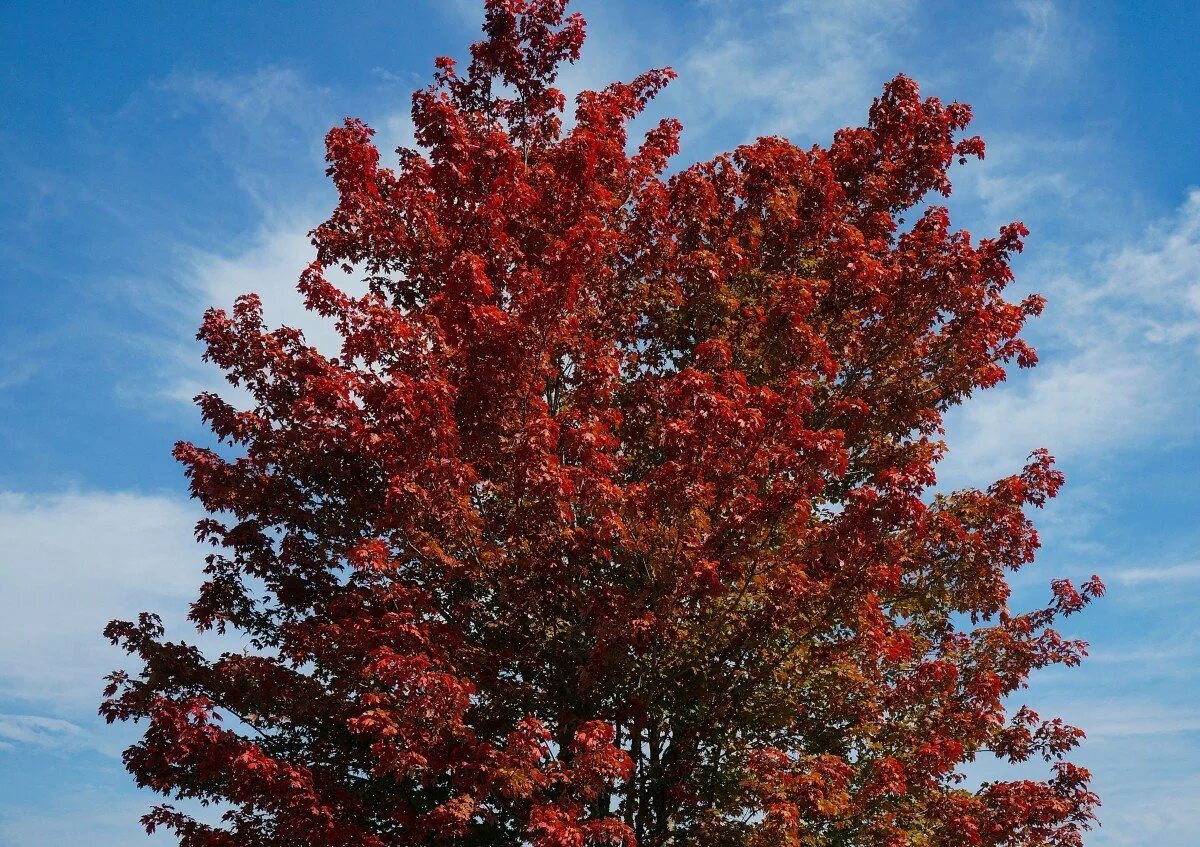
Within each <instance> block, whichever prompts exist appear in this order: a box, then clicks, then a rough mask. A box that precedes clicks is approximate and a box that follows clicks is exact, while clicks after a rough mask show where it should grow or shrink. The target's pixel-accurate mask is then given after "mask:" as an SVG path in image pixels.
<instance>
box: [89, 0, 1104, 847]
mask: <svg viewBox="0 0 1200 847" xmlns="http://www.w3.org/2000/svg"><path fill="white" fill-rule="evenodd" d="M564 5H565V2H564V0H488V2H487V4H486V6H487V9H486V22H485V25H484V33H485V35H484V38H483V39H482V40H481V41H480V42H478V43H477V44H475V45H474V46H473V47H472V48H471V58H470V61H469V63H466V64H465V65H463V66H458V65H456V64H455V63H454V62H453V61H451V60H449V59H439V60H437V63H436V74H435V77H434V82H433V84H432V85H431V86H430V87H429V88H427V89H424V90H422V91H419V92H417V93H416V94H415V95H414V97H413V110H412V116H413V121H414V125H415V136H416V141H417V144H418V147H417V148H416V149H411V150H410V149H401V150H399V151H398V155H399V158H398V161H396V162H394V163H393V165H392V166H391V167H384V166H383V165H382V163H381V160H380V153H379V151H378V150H377V149H376V147H375V146H374V145H373V144H372V140H371V138H372V131H371V130H370V129H369V128H368V127H366V126H365V125H364V124H363V123H361V122H360V121H358V120H347V121H346V122H345V123H344V125H342V126H338V127H336V128H334V129H333V130H331V131H330V132H329V135H328V139H327V150H328V162H329V169H328V173H329V175H330V177H331V178H332V180H333V183H334V185H335V186H336V189H337V192H338V197H339V199H338V202H337V206H336V208H335V209H334V211H333V213H332V214H331V216H330V217H329V219H328V220H327V221H326V222H325V223H323V224H321V225H320V226H318V227H317V228H316V229H315V230H313V232H312V241H313V245H314V247H315V259H314V260H313V262H312V264H310V265H309V266H308V267H307V269H305V270H304V271H303V274H302V275H301V277H300V280H299V289H300V291H301V292H302V294H303V296H304V297H305V299H306V302H307V305H308V307H309V309H311V310H312V311H313V312H316V313H319V314H320V315H322V316H324V317H325V318H326V319H328V320H330V321H332V322H335V323H336V326H337V329H338V331H339V332H340V335H341V337H342V346H341V349H340V350H324V351H320V352H318V351H317V350H316V349H313V348H312V347H311V346H310V345H309V344H308V343H306V341H305V339H304V337H303V335H302V334H301V333H300V332H299V331H297V330H295V329H291V328H287V327H283V328H279V329H268V328H267V327H266V326H265V325H264V323H263V320H262V316H261V307H260V302H259V300H258V298H257V297H256V296H255V295H253V294H248V295H246V296H244V297H242V298H240V299H239V300H238V301H237V303H236V305H235V306H234V307H233V309H232V311H229V312H226V311H221V310H217V309H214V310H211V311H209V312H208V313H207V314H206V316H205V318H204V323H203V327H202V329H201V331H200V337H201V339H202V340H203V342H204V343H205V345H206V348H207V358H208V359H209V360H211V361H212V362H213V363H215V364H216V365H217V366H219V367H220V368H222V369H223V370H224V371H225V372H226V374H227V376H228V379H229V380H230V382H232V383H233V384H234V385H236V386H239V387H240V389H241V390H242V391H244V392H245V394H246V395H248V396H249V397H250V398H251V401H250V403H249V404H248V405H240V406H237V407H235V406H234V405H231V403H229V402H227V401H226V400H223V399H221V398H220V397H218V396H216V395H215V394H202V395H201V396H200V397H199V398H198V403H199V405H200V408H201V410H202V412H203V416H204V419H205V420H206V422H207V424H208V425H209V426H210V427H211V429H212V431H213V433H215V436H216V438H217V441H219V442H220V443H217V441H214V443H213V445H212V446H211V448H210V447H205V446H198V445H195V444H190V443H181V444H179V445H178V447H177V449H176V455H177V457H178V459H179V460H180V461H181V462H182V463H183V465H184V467H185V468H186V472H187V475H188V477H189V479H190V482H191V490H192V493H193V495H194V496H195V497H196V498H197V499H198V500H199V501H200V503H201V504H202V505H203V507H204V509H205V510H206V512H207V514H208V517H207V518H206V519H204V520H203V521H201V522H200V524H199V525H198V528H197V533H198V536H199V538H200V539H201V540H202V541H203V542H205V543H206V544H207V545H209V556H208V560H207V561H208V565H207V570H206V577H205V581H204V583H203V586H202V587H201V589H200V591H199V595H198V597H197V598H196V600H195V602H194V604H193V605H192V607H191V614H190V618H191V620H192V622H194V624H195V626H196V627H198V628H199V629H200V630H201V631H207V630H218V631H228V632H229V633H231V634H237V635H239V636H240V637H241V638H242V642H240V643H242V644H244V645H245V649H241V650H231V651H229V652H227V653H225V654H223V655H219V656H212V655H206V653H205V652H202V651H201V650H200V649H199V648H198V647H196V646H193V645H190V644H188V643H184V642H179V641H173V640H168V639H167V638H166V636H165V635H164V631H163V628H162V626H161V624H160V623H159V621H158V619H157V618H156V617H155V616H153V615H149V614H147V615H143V616H142V617H141V618H140V619H139V620H138V621H136V622H114V623H112V624H111V625H110V626H109V628H108V630H107V634H108V635H109V637H110V638H111V639H112V640H113V641H114V642H116V643H118V644H120V645H122V646H123V647H124V649H125V650H127V651H128V652H129V653H130V654H132V657H133V660H134V661H136V663H137V666H138V667H137V669H136V670H134V671H131V672H128V673H127V672H117V673H115V674H113V676H112V677H111V684H110V686H109V689H108V693H107V699H106V701H105V703H104V704H103V706H102V712H103V714H104V715H105V716H106V717H107V718H108V719H109V720H110V721H114V720H120V721H129V720H136V721H139V726H140V727H141V732H142V735H141V738H140V741H138V742H137V743H136V744H135V745H134V746H132V747H131V748H130V749H129V750H128V751H127V752H126V754H125V762H126V765H127V767H128V769H129V770H130V771H131V772H132V774H133V775H134V776H135V777H136V779H137V781H138V783H139V784H141V785H143V786H148V787H149V788H152V789H154V790H156V791H158V792H161V793H162V794H164V795H167V797H168V805H163V806H160V807H157V808H155V809H153V810H152V811H150V812H149V814H148V815H147V817H146V818H145V824H146V826H147V827H148V828H150V829H155V828H163V829H166V830H169V831H172V832H174V833H175V834H176V836H177V837H178V839H179V841H180V843H181V844H182V845H184V846H185V847H200V845H207V846H208V847H218V846H220V847H234V846H235V845H236V846H237V847H258V846H259V845H301V844H302V845H311V847H333V845H346V846H347V847H348V846H349V845H356V847H385V845H386V846H387V847H393V845H394V846H395V847H400V845H414V846H415V845H453V847H517V846H518V845H534V847H585V846H586V845H630V847H631V846H632V845H634V844H637V845H643V846H644V847H667V845H671V847H692V846H693V845H694V847H735V845H736V846H737V847H777V845H797V847H798V846H799V845H813V847H817V845H822V846H824V845H828V846H829V847H833V845H854V847H866V846H867V845H879V847H883V845H890V847H900V845H927V847H937V845H944V847H961V845H986V846H987V847H1000V845H1028V847H1033V845H1064V846H1065V845H1078V844H1080V843H1081V838H1082V832H1083V830H1085V829H1086V828H1087V827H1088V826H1089V824H1090V823H1091V822H1092V821H1093V819H1094V818H1093V815H1094V807H1095V806H1096V804H1097V800H1096V797H1095V796H1094V794H1093V793H1092V792H1091V791H1090V790H1089V787H1088V778H1089V777H1088V773H1087V771H1086V770H1084V769H1083V768H1081V767H1077V766H1075V765H1073V764H1071V763H1070V762H1069V761H1067V760H1066V759H1065V758H1064V756H1066V755H1068V754H1069V751H1070V750H1071V749H1072V748H1074V747H1075V746H1076V745H1077V743H1078V741H1079V739H1080V737H1081V736H1082V732H1081V731H1079V730H1077V729H1075V728H1073V727H1071V726H1069V725H1067V724H1065V723H1063V722H1062V721H1060V720H1057V719H1052V720H1046V719H1043V718H1040V717H1039V716H1038V715H1036V714H1034V713H1033V712H1032V711H1030V710H1029V709H1026V708H1018V707H1017V706H1016V705H1014V702H1016V703H1019V700H1017V701H1014V700H1013V698H1012V697H1010V696H1009V695H1012V694H1013V693H1014V692H1018V691H1019V689H1021V688H1022V686H1023V685H1024V684H1025V682H1026V680H1027V679H1028V677H1029V675H1030V673H1031V672H1032V671H1034V670H1036V669H1038V668H1043V667H1046V666H1050V665H1056V664H1065V665H1073V664H1076V663H1078V662H1079V660H1080V658H1081V657H1082V656H1083V655H1084V653H1085V645H1083V644H1082V643H1080V642H1077V641H1072V640H1069V639H1067V638H1065V637H1062V636H1060V635H1059V634H1058V632H1057V631H1056V630H1055V629H1054V626H1055V622H1056V620H1057V619H1058V618H1060V617H1061V616H1063V615H1069V614H1071V613H1073V612H1075V611H1077V610H1078V609H1080V608H1081V607H1082V606H1084V605H1085V604H1086V603H1087V602H1088V601H1089V600H1090V599H1091V598H1092V597H1094V596H1096V595H1097V594H1099V593H1101V592H1102V591H1103V587H1102V586H1101V584H1100V583H1099V581H1098V580H1095V579H1093V580H1092V581H1091V582H1089V583H1087V584H1085V585H1083V586H1081V587H1080V588H1078V589H1077V588H1075V587H1073V586H1072V585H1071V584H1070V583H1068V582H1066V581H1061V580H1060V581H1056V582H1054V583H1053V585H1052V592H1051V593H1050V595H1049V596H1050V601H1049V603H1048V604H1047V605H1046V607H1044V608H1037V609H1033V610H1031V611H1014V610H1012V609H1010V607H1009V603H1008V599H1009V595H1010V586H1009V579H1010V576H1011V574H1012V573H1013V572H1014V571H1016V570H1017V569H1019V568H1021V567H1022V566H1023V565H1026V564H1027V563H1029V562H1030V561H1032V559H1033V556H1034V552H1035V550H1036V548H1037V547H1038V539H1037V534H1036V533H1035V531H1034V529H1033V527H1032V525H1031V523H1030V520H1029V518H1028V517H1027V514H1026V512H1027V511H1028V510H1029V509H1030V508H1031V507H1037V506H1041V505H1042V504H1043V503H1044V502H1045V501H1046V500H1047V498H1050V497H1053V496H1054V494H1055V492H1056V491H1057V490H1058V488H1059V486H1060V485H1061V483H1062V476H1061V474H1060V473H1059V472H1058V471H1056V470H1055V469H1054V468H1053V466H1052V462H1051V459H1050V457H1049V456H1048V455H1046V454H1045V453H1044V452H1037V453H1034V454H1033V456H1032V457H1031V459H1030V462H1029V464H1028V465H1027V466H1026V467H1025V468H1024V469H1023V470H1020V471H1019V472H1018V473H1016V474H1015V475H1014V476H1011V477H1008V478H1005V479H1001V480H1000V481H998V482H995V483H994V484H992V485H991V486H990V487H989V488H987V489H986V490H964V491H958V492H956V493H952V494H934V493H933V490H932V486H933V485H934V483H935V475H934V471H935V467H936V464H937V462H938V460H939V458H940V457H941V456H942V455H943V452H944V449H945V448H944V445H943V443H942V441H941V440H940V437H941V434H942V430H941V423H942V418H943V414H944V413H945V412H946V411H947V410H948V409H949V408H950V407H951V406H953V405H955V404H957V403H959V402H961V401H963V400H965V399H966V398H968V397H969V396H970V395H971V394H972V393H973V392H975V391H976V390H979V389H986V388H989V387H991V386H993V385H995V384H996V383H997V382H999V381H1000V380H1002V379H1003V378H1004V375H1005V368H1006V366H1008V365H1010V364H1011V365H1013V366H1020V367H1029V366H1032V365H1033V364H1034V363H1035V361H1036V356H1035V354H1034V351H1033V350H1032V349H1031V348H1030V347H1029V346H1028V345H1027V344H1026V343H1025V342H1024V341H1023V340H1021V338H1020V337H1019V336H1020V332H1021V330H1022V325H1023V324H1024V322H1025V321H1026V319H1027V318H1029V317H1030V316H1032V315H1036V314H1037V313H1038V312H1039V311H1040V310H1041V307H1042V301H1041V299H1040V298H1039V297H1036V296H1034V297H1029V298H1027V299H1025V300H1023V301H1021V302H1009V301H1007V300H1006V299H1005V297H1004V291H1005V288H1006V286H1007V285H1008V284H1009V283H1010V281H1011V279H1012V274H1011V271H1010V259H1011V257H1012V255H1013V254H1014V253H1015V252H1017V251H1019V250H1020V249H1021V247H1022V238H1023V236H1025V234H1026V232H1025V229H1024V227H1023V226H1022V225H1021V224H1019V223H1014V224H1012V225H1009V226H1006V227H1004V228H1003V229H1001V230H1000V232H999V233H998V234H997V235H996V236H995V237H992V238H985V239H981V240H977V241H976V240H973V239H972V238H971V237H970V236H969V235H968V234H967V233H965V232H962V231H956V230H954V229H952V228H951V226H950V221H949V219H948V216H947V212H946V210H945V209H944V208H943V207H941V206H938V205H936V203H930V200H931V199H936V195H947V194H949V193H950V181H949V179H948V176H947V174H948V170H949V168H950V166H951V165H952V163H954V162H955V161H957V160H963V159H969V158H975V157H982V156H983V152H984V145H983V142H982V141H981V140H980V139H979V138H977V137H968V136H966V135H965V134H964V130H965V129H966V127H967V125H968V122H969V121H970V118H971V112H970V109H969V108H968V107H967V106H965V105H962V104H958V103H951V104H943V103H942V102H940V101H939V100H937V99H935V98H922V96H921V94H920V93H919V91H918V88H917V85H916V84H915V83H914V82H913V81H912V80H910V79H908V78H906V77H903V76H899V77H896V78H895V79H893V80H892V81H891V82H889V83H888V84H887V85H886V86H884V89H883V92H882V94H881V95H880V96H879V97H878V99H876V101H875V102H874V104H873V105H872V106H871V107H870V112H869V117H868V121H867V124H866V126H864V127H861V128H857V129H845V130H842V131H840V132H838V133H837V134H836V135H835V136H834V138H833V141H832V143H831V144H829V146H828V147H827V148H821V147H814V148H812V149H800V148H798V147H796V146H794V145H793V144H791V143H789V142H788V141H787V140H785V139H783V138H777V137H768V138H760V139H759V140H758V141H756V142H754V143H752V144H747V145H744V146H741V147H738V148H737V149H736V150H734V151H733V152H731V153H728V154H724V155H720V156H717V157H716V158H714V159H712V160H711V161H706V162H701V163H699V164H694V165H690V166H687V167H679V166H676V165H674V163H673V162H672V156H673V155H674V154H676V152H677V151H678V147H679V137H680V132H681V126H680V124H679V123H678V122H676V121H674V120H671V119H666V120H662V121H661V122H659V123H658V124H657V125H655V126H653V128H651V129H650V130H649V131H648V132H646V133H645V134H644V137H640V138H636V139H633V140H632V141H631V139H629V138H628V137H627V126H628V124H629V123H630V121H631V120H632V119H633V118H635V117H636V116H637V115H639V113H641V112H642V111H643V109H644V108H645V107H646V105H647V103H648V102H649V101H650V99H651V98H652V97H653V96H654V95H655V94H656V93H657V92H659V91H660V90H661V89H662V88H663V87H664V86H666V85H667V84H668V83H669V82H670V80H671V79H672V77H673V76H674V74H673V73H672V72H671V71H670V70H669V69H663V70H654V71H649V72H647V73H645V74H643V75H641V76H639V77H637V78H636V79H634V80H632V81H631V82H627V83H614V84H612V85H610V86H609V87H607V88H605V89H603V90H601V91H587V92H584V93H582V94H581V95H579V97H578V98H577V99H576V101H575V106H574V112H573V120H571V121H569V122H567V123H564V109H565V102H564V100H565V98H564V96H563V94H562V93H560V91H559V90H558V89H556V88H555V87H554V82H555V75H556V71H557V70H558V69H559V67H560V66H561V65H562V63H564V62H572V61H574V60H576V59H577V58H578V57H579V54H580V48H581V45H582V43H583V40H584V23H583V20H582V19H581V18H580V17H578V16H577V15H568V14H567V12H566V10H565V9H564V8H563V7H564ZM339 267H344V268H346V269H349V270H351V271H352V272H354V273H356V274H358V275H359V276H360V277H364V278H365V279H366V281H367V283H368V284H369V293H367V294H366V295H365V296H362V297H358V296H351V295H349V294H347V293H345V291H344V290H343V288H340V287H338V286H336V285H335V284H334V283H333V282H331V281H329V279H327V277H332V276H333V274H332V271H333V270H335V269H337V268H339ZM210 652H211V651H210ZM981 757H982V758H987V759H992V760H993V761H994V759H995V758H996V757H998V758H999V759H1001V760H1004V761H1008V762H1022V761H1025V760H1030V759H1032V760H1040V759H1044V760H1045V764H1044V765H1043V766H1042V767H1041V768H1040V770H1039V773H1040V774H1041V779H1040V781H1039V780H1037V779H1012V780H1010V781H993V782H987V783H984V784H982V785H981V784H980V783H979V781H978V779H975V780H974V781H972V780H969V779H966V777H965V776H964V773H963V771H964V767H965V766H966V764H967V763H970V762H972V761H975V760H977V759H979V758H981ZM171 798H174V799H171ZM178 801H183V803H182V805H181V804H179V802H178ZM195 801H200V802H201V803H203V804H205V805H209V806H210V807H211V808H210V809H208V810H207V811H201V812H199V813H197V812H196V811H195V809H196V802H195ZM172 803H173V804H175V805H171V804H172Z"/></svg>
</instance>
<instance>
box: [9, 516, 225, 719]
mask: <svg viewBox="0 0 1200 847" xmlns="http://www.w3.org/2000/svg"><path fill="white" fill-rule="evenodd" d="M196 517H197V513H196V511H195V510H194V508H193V507H191V506H190V505H189V504H188V503H186V502H185V501H182V500H179V499H176V498H171V497H162V496H153V495H139V494H125V493H107V492H72V493H65V494H54V495H47V496H35V495H22V494H12V493H0V550H3V551H4V552H3V558H2V559H0V581H2V582H3V584H4V591H3V592H0V690H3V692H4V695H5V697H6V699H7V700H8V701H10V703H12V702H19V703H23V704H28V705H30V706H33V707H36V708H37V709H38V710H39V711H44V712H49V713H50V714H53V715H59V716H61V715H67V716H71V717H74V716H75V715H82V714H94V711H95V708H96V706H97V705H98V704H99V700H100V693H101V689H102V688H103V686H104V682H103V679H102V678H103V676H104V675H105V674H106V673H108V672H109V671H111V670H112V669H113V668H116V667H118V666H120V665H121V664H122V662H123V659H124V658H125V657H124V655H123V654H119V653H117V652H116V651H115V650H113V648H111V647H110V646H109V645H108V643H107V642H106V641H105V640H104V638H103V636H102V635H101V631H102V630H103V628H104V626H105V624H106V623H107V622H108V621H109V620H111V619H113V618H118V617H129V616H135V615H136V614H137V613H138V612H140V611H143V610H157V611H165V612H168V613H171V612H175V613H180V612H182V611H183V609H184V603H185V599H186V598H187V597H188V596H189V595H190V593H191V592H192V591H193V590H194V588H195V587H196V586H198V585H199V583H200V581H201V574H200V569H201V567H202V566H203V563H202V560H201V555H202V554H201V551H200V550H199V548H198V547H197V545H196V544H195V543H194V542H193V540H192V527H193V524H194V523H195V520H196ZM10 708H11V706H10ZM39 720H42V721H47V720H48V719H47V718H44V717H42V718H37V717H33V718H28V719H27V721H33V722H34V723H28V722H27V723H26V724H24V727H25V731H27V732H32V733H34V734H35V735H36V734H39V733H40V734H41V735H43V736H44V735H46V733H49V732H51V731H52V730H54V728H55V727H57V728H58V730H62V729H63V725H61V724H56V723H54V722H53V721H50V722H47V723H44V724H42V725H41V728H40V729H38V728H37V726H36V722H37V721H39ZM3 726H8V727H9V728H10V729H11V728H13V727H15V726H17V725H16V724H0V727H3ZM14 732H15V730H14ZM0 734H3V731H2V730H0ZM6 737H8V738H10V740H11V739H13V736H12V735H7V736H6Z"/></svg>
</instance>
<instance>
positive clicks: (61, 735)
mask: <svg viewBox="0 0 1200 847" xmlns="http://www.w3.org/2000/svg"><path fill="white" fill-rule="evenodd" d="M82 732H83V730H81V729H80V728H79V727H78V726H76V725H75V724H73V723H71V722H70V721H65V720H61V719H59V718H47V717H43V716H41V715H3V714H0V750H4V749H9V748H11V747H13V746H14V745H15V744H27V745H32V746H34V747H62V746H65V745H66V744H68V743H69V742H70V741H71V740H73V739H75V738H77V737H79V736H80V735H81V734H82Z"/></svg>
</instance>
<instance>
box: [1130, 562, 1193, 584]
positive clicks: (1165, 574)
mask: <svg viewBox="0 0 1200 847" xmlns="http://www.w3.org/2000/svg"><path fill="white" fill-rule="evenodd" d="M1111 578H1112V579H1113V580H1115V581H1116V582H1119V583H1120V584H1122V585H1150V584H1157V583H1163V582H1168V583H1169V582H1195V581H1197V580H1200V562H1188V563H1186V564H1181V565H1168V566H1166V567H1142V568H1122V569H1120V570H1117V571H1114V572H1113V574H1112V577H1111Z"/></svg>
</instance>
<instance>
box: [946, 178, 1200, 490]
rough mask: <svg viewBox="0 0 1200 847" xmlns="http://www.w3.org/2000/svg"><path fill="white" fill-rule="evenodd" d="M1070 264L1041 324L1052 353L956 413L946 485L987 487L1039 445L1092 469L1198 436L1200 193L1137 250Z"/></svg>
mask: <svg viewBox="0 0 1200 847" xmlns="http://www.w3.org/2000/svg"><path fill="white" fill-rule="evenodd" d="M1072 258H1073V259H1075V261H1076V262H1080V260H1082V262H1080V263H1081V264H1082V265H1083V270H1079V269H1078V268H1075V269H1069V268H1068V269H1063V270H1060V272H1059V273H1058V275H1056V276H1053V277H1051V278H1049V279H1047V280H1046V285H1045V289H1046V291H1047V293H1048V294H1049V295H1050V298H1051V300H1050V304H1051V305H1050V308H1049V309H1048V311H1047V314H1046V316H1045V317H1044V318H1042V319H1041V321H1039V322H1038V324H1037V330H1038V331H1039V332H1040V333H1042V334H1043V336H1045V337H1047V338H1048V339H1049V341H1050V346H1051V347H1052V348H1053V351H1054V355H1052V356H1051V357H1049V359H1048V361H1047V362H1046V364H1043V365H1042V366H1040V367H1038V368H1037V369H1036V370H1035V371H1033V373H1031V374H1020V375H1018V376H1016V377H1014V380H1013V384H1011V385H1007V386H1002V387H1001V388H998V389H996V390H994V391H991V392H987V393H984V394H982V395H980V396H979V397H976V398H973V399H972V400H971V402H970V403H968V404H966V405H965V406H964V407H962V408H961V409H957V410H955V411H954V413H953V414H952V416H951V418H950V422H949V429H950V440H951V453H950V456H949V458H948V459H947V461H946V463H945V464H944V467H943V476H944V477H945V478H946V479H947V480H948V481H951V482H953V483H955V484H958V483H962V482H971V481H973V482H975V483H979V482H986V481H988V479H989V478H991V477H993V476H995V475H996V474H997V473H1007V472H1011V471H1012V470H1013V469H1015V468H1016V467H1019V466H1020V462H1021V459H1022V457H1023V456H1024V455H1025V454H1027V453H1028V452H1029V451H1030V450H1031V449H1033V448H1035V447H1043V446H1044V447H1048V448H1049V449H1050V450H1051V452H1053V453H1055V454H1056V455H1057V456H1059V458H1061V459H1087V458H1091V457H1093V456H1096V455H1098V454H1100V453H1106V452H1111V451H1112V450H1114V449H1117V448H1145V447H1147V446H1151V445H1154V444H1161V443H1163V439H1164V438H1165V439H1167V440H1168V441H1169V440H1170V439H1178V438H1181V437H1186V436H1190V435H1192V434H1194V433H1195V431H1196V429H1197V424H1198V423H1200V415H1198V414H1197V412H1198V410H1200V402H1198V401H1200V393H1198V392H1197V390H1196V389H1197V387H1198V386H1200V380H1198V378H1197V373H1196V367H1195V366H1196V362H1197V354H1198V352H1200V349H1198V347H1197V344H1196V338H1197V337H1198V333H1200V191H1196V190H1193V191H1191V192H1189V194H1188V196H1187V199H1186V200H1185V202H1184V203H1183V205H1182V206H1181V207H1180V208H1179V209H1178V210H1177V211H1176V212H1175V213H1174V214H1173V215H1171V216H1169V217H1167V218H1165V219H1163V220H1160V221H1157V222H1155V223H1154V224H1152V225H1151V226H1150V227H1149V228H1148V229H1147V230H1145V231H1144V232H1143V233H1142V234H1141V235H1140V236H1139V237H1137V238H1135V239H1133V240H1132V241H1130V242H1127V243H1125V244H1117V245H1114V246H1112V247H1109V248H1108V249H1106V250H1103V251H1101V252H1100V253H1099V255H1098V256H1097V257H1096V258H1092V259H1089V258H1088V254H1087V252H1086V251H1084V250H1077V251H1076V252H1075V253H1073V254H1072ZM1151 439H1154V440H1151Z"/></svg>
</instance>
